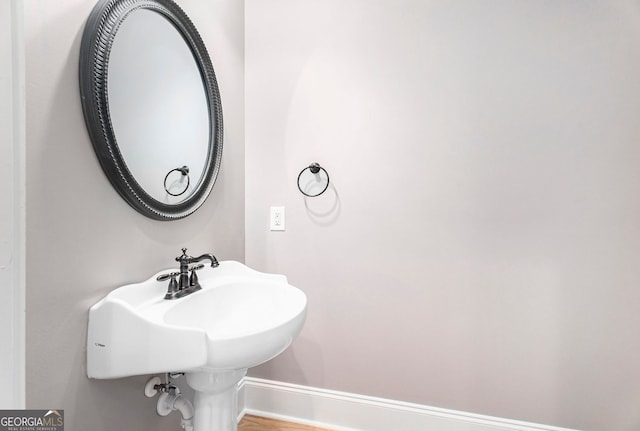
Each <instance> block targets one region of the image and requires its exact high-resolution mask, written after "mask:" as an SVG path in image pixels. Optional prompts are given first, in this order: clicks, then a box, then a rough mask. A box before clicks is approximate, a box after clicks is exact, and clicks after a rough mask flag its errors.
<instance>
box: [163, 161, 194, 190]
mask: <svg viewBox="0 0 640 431" xmlns="http://www.w3.org/2000/svg"><path fill="white" fill-rule="evenodd" d="M172 172H180V173H181V174H182V176H183V177H187V185H186V187H185V188H184V190H182V191H181V192H180V193H171V192H170V191H169V187H167V180H168V179H169V175H171V173H172ZM190 182H191V179H190V178H189V167H188V166H183V167H181V168H175V169H171V170H170V171H169V172H168V173H167V175H166V176H165V177H164V190H165V191H166V192H167V193H169V194H170V195H171V196H180V195H181V194H184V192H186V191H187V190H189V183H190Z"/></svg>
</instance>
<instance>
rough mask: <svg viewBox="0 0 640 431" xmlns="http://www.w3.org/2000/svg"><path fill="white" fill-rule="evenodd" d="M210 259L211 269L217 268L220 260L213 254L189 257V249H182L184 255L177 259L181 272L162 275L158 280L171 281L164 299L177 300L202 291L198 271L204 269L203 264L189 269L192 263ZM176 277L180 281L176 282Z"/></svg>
mask: <svg viewBox="0 0 640 431" xmlns="http://www.w3.org/2000/svg"><path fill="white" fill-rule="evenodd" d="M205 259H208V260H209V261H210V262H211V267H212V268H215V267H217V266H218V265H219V263H218V259H216V257H215V256H214V255H213V254H211V253H205V254H202V255H200V256H198V257H193V256H189V255H187V249H186V248H183V249H182V255H180V256H178V257H176V262H180V272H171V273H169V274H162V275H160V276H158V278H156V280H158V281H165V280H169V279H170V281H169V288H168V290H167V294H166V295H165V296H164V299H177V298H182V297H183V296H187V295H190V294H192V293H193V292H197V291H198V290H200V289H202V287H200V282H199V281H198V276H197V275H196V271H198V270H200V269H202V268H204V265H203V264H200V265H194V266H192V267H189V265H190V264H192V263H198V262H200V261H202V260H205ZM189 271H191V275H189ZM176 277H178V280H177V281H176Z"/></svg>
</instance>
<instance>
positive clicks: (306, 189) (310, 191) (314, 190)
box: [298, 163, 329, 198]
mask: <svg viewBox="0 0 640 431" xmlns="http://www.w3.org/2000/svg"><path fill="white" fill-rule="evenodd" d="M328 187H329V173H328V172H327V171H326V169H325V168H323V167H322V166H320V165H319V164H318V163H312V164H310V165H309V166H307V167H306V168H304V169H303V170H302V171H300V173H299V174H298V190H300V193H302V194H303V195H305V196H308V197H310V198H314V197H316V196H320V195H321V194H323V193H324V192H325V191H326V190H327V188H328Z"/></svg>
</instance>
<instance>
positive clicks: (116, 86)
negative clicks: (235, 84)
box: [80, 0, 222, 220]
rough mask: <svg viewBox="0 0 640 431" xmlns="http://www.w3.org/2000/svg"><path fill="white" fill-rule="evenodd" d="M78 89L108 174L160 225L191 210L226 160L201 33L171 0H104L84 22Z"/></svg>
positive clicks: (215, 89)
mask: <svg viewBox="0 0 640 431" xmlns="http://www.w3.org/2000/svg"><path fill="white" fill-rule="evenodd" d="M80 93H81V98H82V107H83V111H84V116H85V122H86V124H87V129H88V131H89V135H90V137H91V142H92V143H93V146H94V149H95V151H96V154H97V156H98V160H99V161H100V164H101V166H102V169H103V170H104V172H105V174H106V175H107V177H108V178H109V180H110V181H111V183H112V184H113V186H114V188H115V189H116V190H117V191H118V192H119V193H120V195H121V196H122V197H123V198H124V199H125V200H126V201H127V202H128V203H129V204H130V205H131V206H132V207H134V208H135V209H136V210H138V211H139V212H141V213H142V214H144V215H146V216H148V217H151V218H154V219H157V220H174V219H179V218H182V217H186V216H187V215H189V214H191V213H193V212H194V211H195V210H196V209H198V208H199V207H200V206H201V205H202V204H203V203H204V201H205V199H206V198H207V197H208V196H209V194H210V193H211V189H212V188H213V185H214V183H215V180H216V177H217V175H218V171H219V169H220V160H221V157H222V106H221V102H220V92H219V90H218V85H217V82H216V77H215V73H214V70H213V66H212V64H211V60H210V58H209V55H208V53H207V50H206V48H205V46H204V43H203V41H202V39H201V38H200V35H199V34H198V31H197V30H196V28H195V27H194V25H193V24H192V23H191V21H190V20H189V18H188V17H187V15H186V14H185V13H184V12H183V11H182V9H180V7H179V6H177V5H176V4H175V3H174V2H173V1H171V0H101V1H100V2H99V3H98V4H97V5H96V6H95V8H94V9H93V11H92V12H91V15H90V16H89V18H88V20H87V24H86V26H85V30H84V34H83V37H82V44H81V49H80Z"/></svg>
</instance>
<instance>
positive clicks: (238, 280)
mask: <svg viewBox="0 0 640 431" xmlns="http://www.w3.org/2000/svg"><path fill="white" fill-rule="evenodd" d="M171 271H172V270H171V269H170V270H165V271H161V272H159V273H158V274H156V275H154V276H153V277H151V278H149V279H148V280H146V281H144V282H142V283H137V284H130V285H127V286H123V287H120V288H118V289H115V290H113V291H112V292H111V293H109V294H108V295H107V296H106V297H105V298H104V299H102V300H101V301H100V302H98V303H97V304H95V305H94V306H92V307H91V309H90V310H89V329H88V334H87V375H88V376H89V377H90V378H96V379H111V378H119V377H127V376H134V375H143V374H156V373H166V372H179V371H180V372H184V373H186V376H187V383H188V384H189V386H191V387H192V388H193V389H194V390H195V391H196V398H195V418H194V419H195V420H194V423H195V431H235V430H236V429H237V423H236V418H237V407H236V405H237V401H236V396H237V394H236V386H237V383H238V382H239V381H240V380H241V379H242V378H243V377H244V375H245V374H246V372H247V368H250V367H253V366H256V365H258V364H261V363H263V362H265V361H268V360H269V359H271V358H273V357H275V356H277V355H278V354H280V353H281V352H282V351H283V350H284V349H286V348H287V347H288V346H289V345H290V344H291V342H292V341H293V339H294V338H295V337H296V336H297V335H298V334H299V333H300V330H301V329H302V325H303V324H304V320H305V317H306V309H307V298H306V296H305V294H304V293H303V292H302V291H301V290H299V289H297V288H295V287H293V286H291V285H290V284H288V283H287V279H286V277H285V276H282V275H275V274H265V273H260V272H257V271H254V270H252V269H250V268H248V267H247V266H245V265H243V264H241V263H239V262H233V261H223V262H220V266H219V267H217V268H208V267H207V268H205V269H203V270H201V271H200V272H199V273H198V274H199V278H200V284H201V286H202V290H200V291H197V292H195V293H192V294H191V295H189V296H186V297H184V298H180V299H174V300H166V299H164V294H165V293H166V290H167V282H158V281H156V277H157V276H158V275H159V274H162V273H166V272H171Z"/></svg>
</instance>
